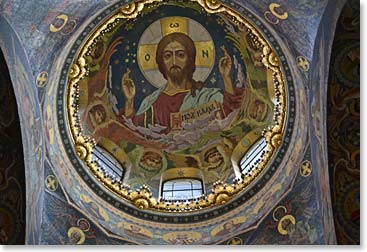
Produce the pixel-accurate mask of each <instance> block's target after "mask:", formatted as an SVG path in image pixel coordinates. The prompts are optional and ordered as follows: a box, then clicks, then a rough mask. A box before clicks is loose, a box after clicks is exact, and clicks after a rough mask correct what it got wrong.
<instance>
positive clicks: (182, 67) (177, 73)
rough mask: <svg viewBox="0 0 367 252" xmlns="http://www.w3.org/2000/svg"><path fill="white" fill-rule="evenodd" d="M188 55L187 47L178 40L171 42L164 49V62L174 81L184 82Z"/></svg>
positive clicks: (168, 73) (169, 75)
mask: <svg viewBox="0 0 367 252" xmlns="http://www.w3.org/2000/svg"><path fill="white" fill-rule="evenodd" d="M187 61H188V56H187V52H186V49H185V47H184V46H183V45H181V44H180V43H178V42H177V41H173V42H171V43H169V44H168V45H167V46H166V47H165V48H164V50H163V63H164V65H165V69H166V71H167V76H168V77H169V78H170V79H171V80H172V81H173V82H178V83H180V82H182V81H183V79H184V78H185V77H186V75H187V71H186V69H187Z"/></svg>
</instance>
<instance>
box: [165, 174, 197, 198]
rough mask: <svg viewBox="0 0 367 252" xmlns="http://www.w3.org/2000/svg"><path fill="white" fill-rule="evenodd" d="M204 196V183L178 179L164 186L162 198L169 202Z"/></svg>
mask: <svg viewBox="0 0 367 252" xmlns="http://www.w3.org/2000/svg"><path fill="white" fill-rule="evenodd" d="M202 194H203V188H202V183H201V181H200V180H196V179H176V180H171V181H167V182H165V183H164V184H163V191H162V197H164V198H165V199H169V200H176V199H177V200H181V199H189V198H194V197H198V196H200V195H202Z"/></svg>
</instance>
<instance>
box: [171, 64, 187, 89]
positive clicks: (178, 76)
mask: <svg viewBox="0 0 367 252" xmlns="http://www.w3.org/2000/svg"><path fill="white" fill-rule="evenodd" d="M186 75H187V73H186V71H185V68H184V69H182V68H181V67H178V66H173V67H171V68H170V70H169V71H168V77H169V78H170V79H171V80H172V82H173V83H174V84H177V85H180V84H182V82H183V80H184V79H185V77H186Z"/></svg>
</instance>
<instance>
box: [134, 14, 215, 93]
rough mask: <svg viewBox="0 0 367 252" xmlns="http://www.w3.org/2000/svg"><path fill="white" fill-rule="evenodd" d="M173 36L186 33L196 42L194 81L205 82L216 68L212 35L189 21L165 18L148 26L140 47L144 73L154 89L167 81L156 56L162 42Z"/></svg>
mask: <svg viewBox="0 0 367 252" xmlns="http://www.w3.org/2000/svg"><path fill="white" fill-rule="evenodd" d="M174 32H180V33H184V34H186V35H188V36H189V37H190V38H191V39H192V40H193V41H194V44H195V48H196V59H195V64H196V70H195V72H194V80H196V81H203V82H204V81H205V80H206V78H208V76H209V74H210V72H211V71H212V69H213V66H214V62H215V47H214V42H213V39H212V37H211V36H210V34H209V32H208V31H207V30H206V29H205V28H204V27H203V26H202V25H201V24H199V23H198V22H197V21H195V20H193V19H191V18H188V17H179V16H172V17H164V18H161V19H158V20H156V21H155V22H153V23H152V24H151V25H150V26H148V28H147V29H146V30H145V31H144V32H143V35H142V36H141V38H140V40H139V44H138V55H137V58H138V65H139V67H140V70H141V72H142V73H143V75H144V77H145V78H146V79H147V80H148V81H149V82H150V83H151V84H152V85H153V86H155V87H160V86H162V85H163V84H164V83H166V79H164V77H163V75H162V74H161V73H160V72H159V70H158V65H157V63H156V60H155V55H156V51H157V47H158V43H159V41H160V40H161V39H162V38H163V37H164V36H166V35H168V34H170V33H174Z"/></svg>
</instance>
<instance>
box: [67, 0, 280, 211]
mask: <svg viewBox="0 0 367 252" xmlns="http://www.w3.org/2000/svg"><path fill="white" fill-rule="evenodd" d="M192 2H196V3H198V4H199V5H200V6H201V7H202V8H203V9H204V10H205V11H206V12H208V13H222V14H224V15H227V16H229V17H230V18H231V20H232V21H233V22H234V23H235V24H237V25H238V26H239V27H240V28H241V29H242V30H246V31H247V32H249V33H251V35H252V39H253V40H254V43H256V45H258V46H259V48H261V49H262V54H263V59H262V63H263V64H264V66H265V67H266V68H267V69H269V70H270V71H272V72H273V82H274V87H275V90H276V102H277V105H276V106H275V108H274V110H275V111H274V117H273V119H274V126H273V127H270V128H268V129H266V130H264V132H263V137H264V138H265V140H266V143H267V148H268V151H267V152H266V153H265V154H264V155H263V157H262V161H261V162H260V163H259V164H258V165H257V169H254V170H253V171H252V173H251V174H249V175H246V176H243V177H241V178H238V179H236V180H235V182H234V183H233V184H230V185H227V184H224V183H223V182H216V183H214V185H213V190H212V193H209V194H207V195H202V196H201V197H199V198H197V199H192V200H188V201H185V202H180V203H176V202H175V203H174V202H171V201H165V200H163V199H155V198H154V197H152V193H151V192H150V191H149V188H146V187H145V186H143V187H142V188H140V189H138V190H135V191H134V190H132V189H131V188H130V186H129V185H126V184H122V183H120V182H117V181H114V180H113V179H111V178H110V177H108V176H105V174H104V173H103V172H102V170H101V169H100V168H99V167H98V165H97V164H96V163H95V162H93V161H92V158H91V156H92V154H91V153H92V151H93V148H94V146H95V145H96V144H95V142H94V139H92V138H91V137H89V136H84V135H83V134H82V132H83V130H82V126H81V125H80V118H79V106H78V98H79V81H80V80H82V79H83V78H84V77H86V76H88V74H89V68H88V65H87V61H86V57H87V56H88V55H90V52H91V49H92V48H93V46H94V45H95V44H96V41H97V40H98V38H100V37H101V36H104V35H106V34H109V33H110V32H111V31H113V29H114V27H116V26H117V25H118V24H119V22H120V21H121V20H122V19H131V18H135V17H137V15H138V14H139V13H140V12H141V11H142V10H143V8H144V6H145V5H147V4H160V3H162V1H161V0H146V1H136V2H135V3H132V4H129V5H127V6H125V7H122V8H120V9H119V10H118V11H116V13H115V14H113V15H112V16H111V17H110V18H108V19H107V20H106V21H104V23H102V24H101V25H99V26H98V27H97V28H96V30H95V31H93V33H91V34H92V35H91V36H90V37H89V38H88V39H87V40H86V41H85V42H84V44H83V45H82V48H81V50H80V51H79V54H78V55H77V57H76V59H75V61H74V64H73V65H72V66H71V68H70V71H69V80H68V89H67V90H68V100H67V111H68V123H69V127H70V130H71V132H72V136H73V141H74V147H75V150H76V153H77V155H78V156H79V157H80V159H81V160H83V161H84V162H85V164H86V165H87V166H88V167H89V169H90V171H91V173H92V174H93V175H94V176H95V177H96V178H97V180H99V181H100V182H101V183H102V184H103V185H105V186H106V187H107V188H108V189H109V190H110V191H112V192H113V193H114V194H116V195H117V196H119V197H121V198H123V199H125V200H126V201H128V202H131V203H132V204H133V205H135V206H136V207H137V208H140V209H143V210H156V211H164V212H177V211H181V212H182V211H183V212H189V211H195V210H200V209H204V208H207V207H211V206H216V205H222V204H225V203H226V202H228V201H230V200H231V199H232V198H233V197H234V196H236V195H238V194H239V193H240V192H242V191H243V190H244V189H245V188H247V187H248V186H249V185H250V184H251V183H252V181H254V179H255V178H256V177H257V176H258V175H259V174H260V173H261V172H262V170H263V169H264V168H265V167H266V164H267V163H268V162H269V161H270V159H271V158H272V157H273V155H274V153H275V150H276V149H277V148H278V147H279V146H280V144H281V142H282V139H283V128H284V124H285V118H286V114H285V108H286V104H287V99H286V91H285V80H284V76H283V73H282V70H281V67H280V64H279V59H278V56H277V55H276V53H275V52H274V51H273V49H272V48H271V47H270V45H269V43H268V42H267V41H266V39H265V38H264V37H263V36H262V35H261V34H260V33H259V32H258V31H257V30H256V28H255V27H254V26H253V25H252V24H251V23H249V22H248V21H247V20H246V19H245V18H243V17H242V16H241V15H240V14H239V13H237V12H235V11H234V10H232V9H230V8H228V7H226V6H225V5H223V4H222V3H221V2H219V1H216V0H192Z"/></svg>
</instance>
